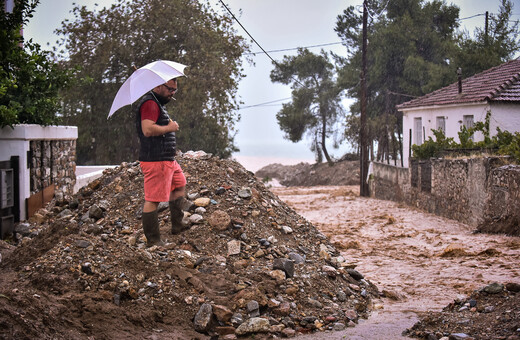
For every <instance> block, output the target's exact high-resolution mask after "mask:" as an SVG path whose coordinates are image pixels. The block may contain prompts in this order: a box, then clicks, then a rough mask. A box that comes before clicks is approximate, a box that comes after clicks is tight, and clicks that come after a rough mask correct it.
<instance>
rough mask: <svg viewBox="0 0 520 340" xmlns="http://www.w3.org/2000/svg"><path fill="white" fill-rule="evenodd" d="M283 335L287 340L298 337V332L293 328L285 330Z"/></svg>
mask: <svg viewBox="0 0 520 340" xmlns="http://www.w3.org/2000/svg"><path fill="white" fill-rule="evenodd" d="M282 335H283V336H284V337H286V338H293V337H294V336H296V331H295V330H294V329H292V328H285V329H284V330H283V331H282Z"/></svg>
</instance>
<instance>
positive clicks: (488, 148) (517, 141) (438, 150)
mask: <svg viewBox="0 0 520 340" xmlns="http://www.w3.org/2000/svg"><path fill="white" fill-rule="evenodd" d="M490 118H491V112H489V111H488V112H487V114H486V119H485V121H484V122H477V123H475V125H473V126H472V127H470V128H466V127H465V126H461V128H460V131H459V133H458V136H459V140H460V143H455V141H454V140H453V138H446V136H445V135H444V133H443V132H442V131H440V130H432V132H433V134H434V135H435V140H433V139H432V138H431V137H429V138H428V140H427V141H425V142H424V143H423V144H422V145H415V144H414V145H412V151H413V156H414V157H415V158H418V159H428V158H437V157H440V156H442V153H443V152H444V151H447V150H449V151H457V150H467V149H476V150H481V151H485V152H495V153H497V154H500V155H508V156H511V157H513V158H514V159H515V160H516V161H517V162H518V161H520V133H518V132H515V133H514V134H513V133H511V132H509V131H502V130H500V128H497V134H496V135H495V136H493V137H490V131H489V122H490ZM476 132H481V133H482V134H483V135H484V140H483V141H480V142H474V141H473V136H474V135H475V133H476Z"/></svg>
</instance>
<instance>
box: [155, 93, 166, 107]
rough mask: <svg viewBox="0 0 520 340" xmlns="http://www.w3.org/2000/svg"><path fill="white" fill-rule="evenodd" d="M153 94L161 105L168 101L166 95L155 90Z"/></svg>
mask: <svg viewBox="0 0 520 340" xmlns="http://www.w3.org/2000/svg"><path fill="white" fill-rule="evenodd" d="M153 94H154V95H155V97H156V98H157V100H158V101H159V103H161V105H166V104H168V103H169V102H170V98H168V97H164V96H161V95H160V94H158V93H155V92H154V93H153Z"/></svg>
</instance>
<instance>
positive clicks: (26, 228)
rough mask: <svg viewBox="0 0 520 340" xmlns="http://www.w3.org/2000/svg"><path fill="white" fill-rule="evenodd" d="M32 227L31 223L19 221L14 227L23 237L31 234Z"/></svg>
mask: <svg viewBox="0 0 520 340" xmlns="http://www.w3.org/2000/svg"><path fill="white" fill-rule="evenodd" d="M69 211H70V210H69ZM31 229H32V227H31V225H30V224H29V223H18V224H17V225H15V227H14V232H15V233H18V234H20V235H22V237H26V236H29V235H30V234H31Z"/></svg>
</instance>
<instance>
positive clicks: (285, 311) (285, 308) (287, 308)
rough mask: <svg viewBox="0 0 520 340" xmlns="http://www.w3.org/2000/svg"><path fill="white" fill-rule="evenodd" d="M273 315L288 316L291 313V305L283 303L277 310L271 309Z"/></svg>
mask: <svg viewBox="0 0 520 340" xmlns="http://www.w3.org/2000/svg"><path fill="white" fill-rule="evenodd" d="M273 313H274V314H277V315H281V316H286V315H289V314H290V313H291V304H290V303H289V302H287V301H284V302H282V303H281V304H280V306H279V307H278V308H275V309H273Z"/></svg>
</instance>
